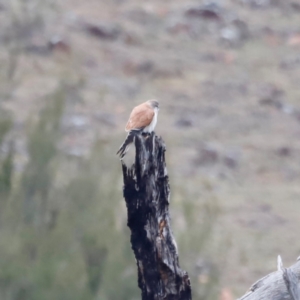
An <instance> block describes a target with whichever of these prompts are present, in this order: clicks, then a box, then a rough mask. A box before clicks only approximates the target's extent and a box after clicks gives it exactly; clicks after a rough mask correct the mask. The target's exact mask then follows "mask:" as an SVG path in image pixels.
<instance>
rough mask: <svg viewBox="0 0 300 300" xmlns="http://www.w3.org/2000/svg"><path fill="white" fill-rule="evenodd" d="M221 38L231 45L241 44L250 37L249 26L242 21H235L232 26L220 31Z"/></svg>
mask: <svg viewBox="0 0 300 300" xmlns="http://www.w3.org/2000/svg"><path fill="white" fill-rule="evenodd" d="M220 36H221V38H222V39H223V40H224V41H227V42H229V44H231V45H236V44H239V43H240V42H242V41H245V40H246V39H247V38H249V37H250V33H249V29H248V25H247V24H246V23H245V22H244V21H242V20H240V19H234V20H233V21H232V22H230V24H228V25H227V26H225V27H223V28H222V29H221V31H220Z"/></svg>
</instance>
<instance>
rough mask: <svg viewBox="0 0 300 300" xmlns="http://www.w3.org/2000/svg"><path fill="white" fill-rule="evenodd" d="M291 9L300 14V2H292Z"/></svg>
mask: <svg viewBox="0 0 300 300" xmlns="http://www.w3.org/2000/svg"><path fill="white" fill-rule="evenodd" d="M291 8H292V9H293V10H294V11H296V12H300V3H299V2H292V3H291Z"/></svg>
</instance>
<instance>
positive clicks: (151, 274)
mask: <svg viewBox="0 0 300 300" xmlns="http://www.w3.org/2000/svg"><path fill="white" fill-rule="evenodd" d="M134 144H135V148H136V155H135V163H134V164H133V166H131V167H129V168H128V167H127V166H126V165H125V164H124V163H123V161H122V168H123V177H124V198H125V201H126V205H127V210H128V223H127V225H128V227H129V228H130V230H131V245H132V249H133V251H134V255H135V258H136V262H137V267H138V285H139V287H140V289H141V291H142V300H154V299H155V300H160V299H164V300H190V299H191V286H190V280H189V276H188V274H187V272H185V271H183V270H181V269H180V267H179V261H178V251H177V245H176V242H175V239H174V237H173V234H172V231H171V227H170V216H169V196H170V187H169V180H168V175H167V168H166V163H165V145H164V142H163V141H162V139H161V138H159V137H157V136H156V135H155V134H154V133H152V134H151V135H149V136H143V135H141V134H137V135H136V137H135V141H134Z"/></svg>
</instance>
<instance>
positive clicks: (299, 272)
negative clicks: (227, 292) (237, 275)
mask: <svg viewBox="0 0 300 300" xmlns="http://www.w3.org/2000/svg"><path fill="white" fill-rule="evenodd" d="M266 299H272V300H283V299H284V300H300V257H299V258H298V260H297V263H295V264H294V265H292V266H291V267H289V268H284V267H283V265H282V261H281V257H280V256H278V262H277V271H276V272H273V273H270V274H268V275H267V276H265V277H263V278H262V279H260V280H258V281H257V282H255V283H254V284H253V285H252V286H251V288H250V289H249V291H248V292H247V293H246V294H245V295H244V296H242V297H241V298H239V299H238V300H266Z"/></svg>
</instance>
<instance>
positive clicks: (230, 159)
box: [223, 151, 239, 169]
mask: <svg viewBox="0 0 300 300" xmlns="http://www.w3.org/2000/svg"><path fill="white" fill-rule="evenodd" d="M223 163H224V165H225V166H226V167H228V168H230V169H235V168H236V167H237V166H238V164H239V153H238V152H237V151H229V152H228V153H225V154H224V156H223Z"/></svg>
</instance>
